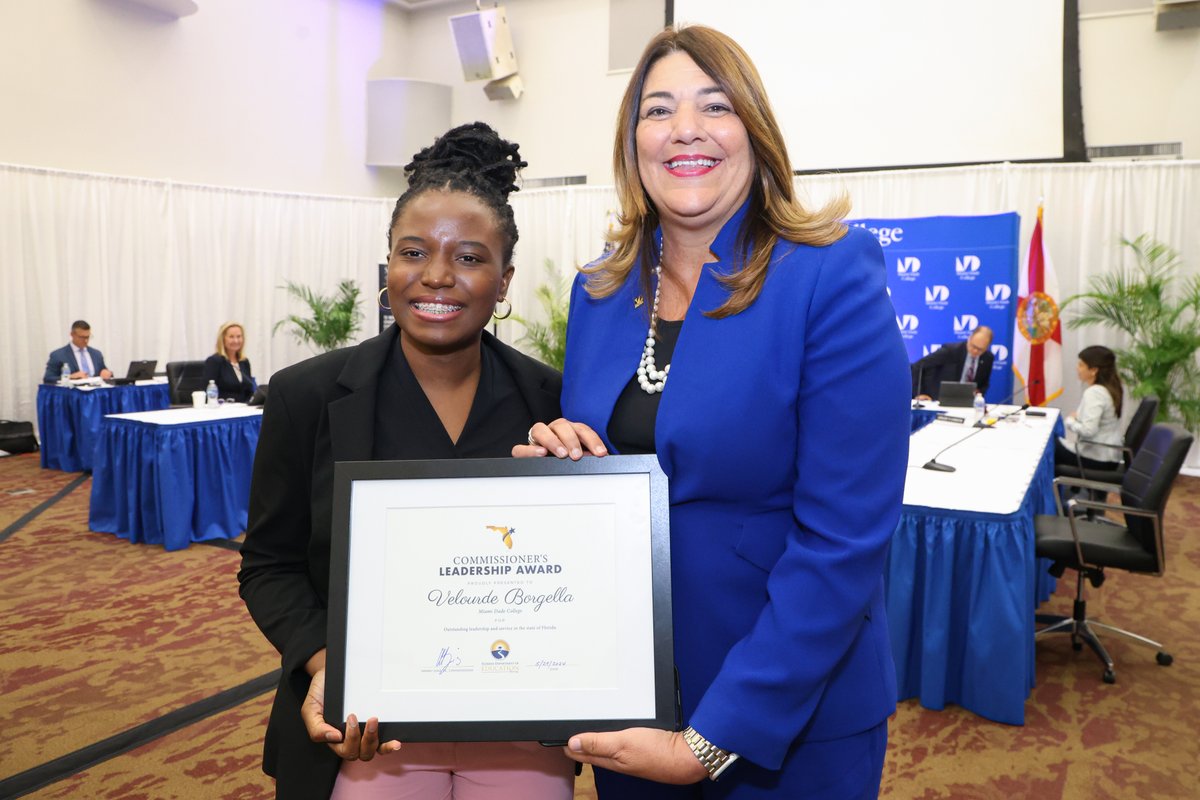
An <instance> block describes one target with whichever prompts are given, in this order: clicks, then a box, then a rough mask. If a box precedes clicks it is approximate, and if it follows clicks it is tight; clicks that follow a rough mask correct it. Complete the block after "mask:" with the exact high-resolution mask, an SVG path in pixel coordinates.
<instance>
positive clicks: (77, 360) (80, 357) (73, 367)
mask: <svg viewBox="0 0 1200 800" xmlns="http://www.w3.org/2000/svg"><path fill="white" fill-rule="evenodd" d="M91 338H92V326H91V325H88V324H87V321H86V320H82V319H77V320H75V321H74V322H72V323H71V343H70V344H68V345H66V346H64V347H60V348H58V349H57V350H55V351H53V352H52V353H50V359H49V360H48V361H47V362H46V374H45V375H44V376H43V377H42V380H43V381H44V382H46V383H58V379H59V378H61V377H62V365H63V364H66V365H67V369H69V370H70V372H71V377H72V378H90V377H92V376H99V377H101V378H111V377H112V373H111V372H110V371H109V370H108V368H107V367H105V366H104V354H102V353H101V352H100V351H99V350H97V349H96V348H94V347H88V342H89V341H90V340H91Z"/></svg>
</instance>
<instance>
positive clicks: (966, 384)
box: [938, 381, 975, 408]
mask: <svg viewBox="0 0 1200 800" xmlns="http://www.w3.org/2000/svg"><path fill="white" fill-rule="evenodd" d="M974 404H975V382H974V381H962V382H959V381H942V386H941V388H940V389H939V390H938V405H940V406H941V407H943V408H970V407H971V406H973V405H974Z"/></svg>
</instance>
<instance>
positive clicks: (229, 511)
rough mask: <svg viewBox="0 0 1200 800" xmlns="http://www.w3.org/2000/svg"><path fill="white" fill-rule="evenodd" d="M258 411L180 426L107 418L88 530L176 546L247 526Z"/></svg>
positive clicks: (225, 536) (220, 536)
mask: <svg viewBox="0 0 1200 800" xmlns="http://www.w3.org/2000/svg"><path fill="white" fill-rule="evenodd" d="M261 428H262V415H254V416H248V417H236V418H233V419H224V420H213V421H211V422H200V423H194V424H187V425H155V424H151V423H146V422H138V421H134V420H126V419H112V418H109V419H106V420H105V421H104V428H103V430H102V431H101V434H100V438H99V441H98V442H97V446H96V469H95V472H94V474H93V476H92V503H91V509H90V511H89V513H88V527H89V528H90V529H91V530H93V531H100V532H103V533H115V534H116V535H118V536H120V537H122V538H125V539H128V540H129V541H130V542H134V543H146V544H161V545H163V546H164V547H165V548H166V549H167V550H181V549H183V548H185V547H187V546H188V545H189V544H191V543H192V542H201V541H206V540H209V539H229V538H232V537H234V536H237V535H238V534H240V533H241V532H242V531H244V530H245V529H246V517H247V510H248V509H249V507H250V471H251V467H252V466H253V464H254V450H255V448H256V447H257V446H258V432H259V430H260V429H261Z"/></svg>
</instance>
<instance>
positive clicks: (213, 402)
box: [204, 381, 217, 408]
mask: <svg viewBox="0 0 1200 800" xmlns="http://www.w3.org/2000/svg"><path fill="white" fill-rule="evenodd" d="M204 395H205V397H206V398H207V401H206V404H207V405H208V407H209V408H216V407H217V382H216V381H209V382H208V388H207V389H205V390H204Z"/></svg>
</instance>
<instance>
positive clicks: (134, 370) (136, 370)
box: [108, 360, 158, 386]
mask: <svg viewBox="0 0 1200 800" xmlns="http://www.w3.org/2000/svg"><path fill="white" fill-rule="evenodd" d="M157 365H158V362H157V361H153V360H151V361H130V362H129V370H128V371H127V372H126V373H125V377H124V378H109V380H108V382H109V383H111V384H112V385H113V386H127V385H129V384H131V383H134V382H135V381H148V380H150V379H151V378H153V377H154V368H155V367H156V366H157Z"/></svg>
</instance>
